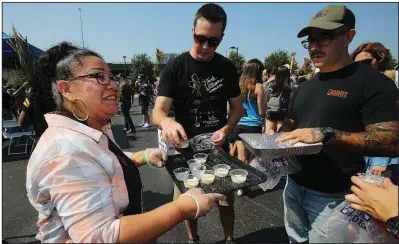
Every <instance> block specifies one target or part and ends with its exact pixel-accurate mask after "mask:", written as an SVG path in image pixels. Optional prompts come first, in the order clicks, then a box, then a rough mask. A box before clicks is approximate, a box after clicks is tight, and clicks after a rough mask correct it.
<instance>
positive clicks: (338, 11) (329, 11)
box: [298, 5, 356, 38]
mask: <svg viewBox="0 0 399 244" xmlns="http://www.w3.org/2000/svg"><path fill="white" fill-rule="evenodd" d="M355 23H356V19H355V15H354V14H353V12H352V11H351V10H350V9H348V8H347V7H346V6H345V5H328V6H326V7H325V8H323V9H322V10H320V11H319V12H318V13H317V14H316V15H315V16H313V18H312V20H311V21H310V23H309V24H308V26H306V27H305V28H303V29H302V30H301V31H300V32H299V33H298V38H301V37H304V36H307V35H309V29H310V28H318V29H323V30H335V29H337V28H340V27H342V26H346V27H348V28H349V29H355Z"/></svg>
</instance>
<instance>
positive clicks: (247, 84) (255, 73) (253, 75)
mask: <svg viewBox="0 0 399 244" xmlns="http://www.w3.org/2000/svg"><path fill="white" fill-rule="evenodd" d="M263 69H264V67H263V64H262V62H260V61H259V60H258V59H251V60H249V61H248V62H246V63H245V64H244V67H243V71H242V75H241V77H240V89H241V96H242V97H243V99H244V104H243V106H244V115H243V116H242V118H241V119H240V121H239V122H238V125H237V126H236V127H235V128H234V129H233V131H232V133H231V134H230V135H229V143H230V144H233V143H235V146H236V148H237V153H238V159H240V160H241V161H243V162H244V163H246V164H248V163H249V153H248V152H247V150H246V149H245V147H244V145H243V143H242V141H241V138H240V137H239V136H238V135H239V134H241V133H262V124H263V118H264V116H265V108H264V102H263V99H264V97H263V87H262V71H263ZM235 146H233V147H235Z"/></svg>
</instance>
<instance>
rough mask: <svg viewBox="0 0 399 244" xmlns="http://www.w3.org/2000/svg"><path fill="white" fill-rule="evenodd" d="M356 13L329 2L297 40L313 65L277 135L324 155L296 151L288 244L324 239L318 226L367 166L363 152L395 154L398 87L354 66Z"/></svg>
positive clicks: (288, 192)
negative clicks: (315, 70)
mask: <svg viewBox="0 0 399 244" xmlns="http://www.w3.org/2000/svg"><path fill="white" fill-rule="evenodd" d="M355 34H356V31H355V16H354V14H353V12H352V11H351V10H349V9H348V8H346V7H345V6H343V5H329V6H327V7H325V8H324V9H322V10H321V11H319V12H318V13H317V14H316V15H315V16H314V17H313V18H312V20H311V21H310V23H309V25H308V26H307V27H305V28H304V29H302V30H301V31H300V32H299V34H298V38H301V37H305V36H307V39H305V40H303V41H302V45H303V46H304V48H306V49H308V52H309V55H310V58H311V60H312V62H313V63H314V65H315V67H316V68H318V69H320V72H319V73H317V74H316V75H315V76H314V77H313V78H312V79H310V80H309V81H307V82H304V83H303V84H301V85H300V86H299V87H298V89H297V91H296V93H295V94H294V96H293V101H292V102H291V104H290V108H289V111H288V114H287V118H286V120H285V123H284V126H283V130H284V131H290V132H286V133H284V134H283V135H282V136H281V137H280V138H278V139H277V140H278V141H280V142H283V141H286V140H288V139H291V140H292V143H297V142H304V143H319V142H321V143H323V148H322V150H321V152H320V153H318V154H315V155H302V156H296V158H297V160H298V161H299V163H300V164H301V166H302V171H300V172H298V173H296V174H293V175H290V176H289V177H287V184H286V187H285V189H284V194H283V198H284V220H285V227H286V231H287V234H288V236H289V239H290V241H291V242H305V241H309V242H321V243H324V242H325V238H326V235H327V234H328V233H324V232H323V231H322V230H320V228H318V227H319V226H320V225H321V224H323V223H324V221H325V220H326V217H328V216H329V215H330V214H331V212H332V210H333V209H334V208H335V207H337V206H338V205H339V204H340V203H341V202H342V201H343V200H344V196H345V194H346V193H348V192H350V187H351V181H350V177H351V176H353V175H356V174H357V173H359V172H362V171H364V170H365V161H364V156H388V157H397V154H398V152H397V149H398V143H397V137H398V121H397V118H398V111H397V105H396V102H397V99H398V94H397V89H396V87H395V85H394V84H393V82H392V81H390V80H389V79H388V78H387V77H386V76H385V75H384V74H382V73H380V72H378V71H377V70H375V69H373V68H371V67H370V66H368V65H365V64H361V63H354V62H353V60H352V59H351V57H350V55H349V52H348V46H349V44H350V43H351V41H352V40H353V38H354V37H355Z"/></svg>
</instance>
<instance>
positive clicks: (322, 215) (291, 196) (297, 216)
mask: <svg viewBox="0 0 399 244" xmlns="http://www.w3.org/2000/svg"><path fill="white" fill-rule="evenodd" d="M332 184H333V183H332ZM350 192H351V191H350V189H348V191H345V192H342V193H324V192H319V191H314V190H311V189H308V188H306V187H302V186H300V185H298V184H297V183H295V182H294V181H293V180H292V179H290V177H287V183H286V185H285V189H284V193H283V199H284V224H285V230H286V231H287V235H288V238H289V240H290V243H299V242H307V241H308V242H309V243H325V242H326V235H325V233H324V232H323V231H321V230H320V229H319V228H318V227H319V226H320V225H321V224H322V223H324V221H325V220H326V218H327V217H328V216H330V214H331V213H332V212H333V210H334V208H336V207H337V206H338V205H339V204H340V203H342V201H344V200H345V195H346V194H348V193H350Z"/></svg>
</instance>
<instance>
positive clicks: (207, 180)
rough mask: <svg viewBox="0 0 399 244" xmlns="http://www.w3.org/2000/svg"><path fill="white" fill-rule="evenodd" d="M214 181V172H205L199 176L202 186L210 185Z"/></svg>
mask: <svg viewBox="0 0 399 244" xmlns="http://www.w3.org/2000/svg"><path fill="white" fill-rule="evenodd" d="M214 181H215V171H214V170H205V171H204V174H203V175H202V176H201V183H202V184H206V185H209V184H212V183H213V182H214Z"/></svg>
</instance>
